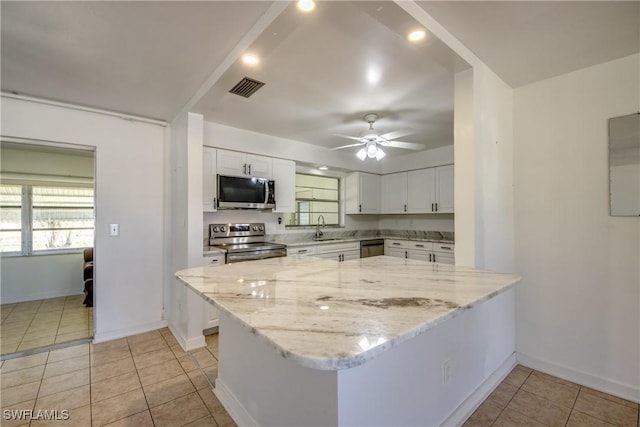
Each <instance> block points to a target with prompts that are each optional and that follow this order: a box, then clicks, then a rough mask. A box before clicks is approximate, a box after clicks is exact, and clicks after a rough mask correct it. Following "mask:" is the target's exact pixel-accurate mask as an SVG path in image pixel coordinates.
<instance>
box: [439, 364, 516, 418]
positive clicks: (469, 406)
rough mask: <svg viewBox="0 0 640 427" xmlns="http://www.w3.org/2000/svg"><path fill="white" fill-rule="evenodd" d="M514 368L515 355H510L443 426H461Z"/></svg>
mask: <svg viewBox="0 0 640 427" xmlns="http://www.w3.org/2000/svg"><path fill="white" fill-rule="evenodd" d="M514 366H516V353H515V352H514V353H512V354H511V355H510V356H509V357H507V359H506V360H505V361H504V362H502V364H501V365H500V366H499V367H498V369H496V370H495V371H493V373H491V374H490V375H489V376H488V377H487V379H486V380H484V381H483V382H482V384H480V385H479V386H478V388H476V389H475V390H474V391H473V393H471V395H469V397H467V398H466V399H465V400H464V402H462V403H461V404H460V405H459V406H458V407H457V408H456V409H455V410H454V411H453V412H452V413H451V415H449V416H448V417H447V419H446V420H445V421H444V422H443V423H442V425H443V426H461V425H462V424H464V422H465V421H466V420H467V419H468V418H469V417H470V416H471V414H473V412H474V411H475V410H476V409H478V406H480V404H482V402H484V400H485V399H486V398H487V397H488V396H489V395H490V394H491V393H492V392H493V390H495V389H496V387H498V385H499V384H500V383H501V382H502V380H504V378H505V377H506V376H507V375H508V374H509V372H511V370H512V369H513V367H514Z"/></svg>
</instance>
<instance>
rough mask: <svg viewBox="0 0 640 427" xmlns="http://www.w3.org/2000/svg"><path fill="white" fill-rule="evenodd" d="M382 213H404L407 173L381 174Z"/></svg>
mask: <svg viewBox="0 0 640 427" xmlns="http://www.w3.org/2000/svg"><path fill="white" fill-rule="evenodd" d="M380 187H381V191H380V193H381V194H380V200H381V212H382V213H405V212H406V211H407V173H406V172H400V173H392V174H389V175H383V176H382V178H381V179H380Z"/></svg>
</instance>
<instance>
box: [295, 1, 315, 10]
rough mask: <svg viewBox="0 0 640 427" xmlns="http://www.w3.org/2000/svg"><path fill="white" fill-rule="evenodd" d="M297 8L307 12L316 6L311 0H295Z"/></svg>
mask: <svg viewBox="0 0 640 427" xmlns="http://www.w3.org/2000/svg"><path fill="white" fill-rule="evenodd" d="M297 6H298V10H300V11H302V12H304V13H309V12H311V11H313V9H315V8H316V4H315V2H314V1H313V0H298V1H297Z"/></svg>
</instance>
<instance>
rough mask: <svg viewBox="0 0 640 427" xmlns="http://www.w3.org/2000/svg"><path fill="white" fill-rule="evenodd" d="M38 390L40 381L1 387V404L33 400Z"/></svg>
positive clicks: (7, 404) (6, 404)
mask: <svg viewBox="0 0 640 427" xmlns="http://www.w3.org/2000/svg"><path fill="white" fill-rule="evenodd" d="M38 390H40V381H34V382H31V383H27V384H21V385H17V386H14V387H9V388H5V389H2V400H1V402H2V406H3V407H5V406H9V405H14V404H16V403H20V402H26V401H29V400H35V399H36V397H38Z"/></svg>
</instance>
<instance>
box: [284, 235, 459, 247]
mask: <svg viewBox="0 0 640 427" xmlns="http://www.w3.org/2000/svg"><path fill="white" fill-rule="evenodd" d="M378 239H383V240H384V239H394V240H410V241H413V242H434V243H447V244H451V245H454V244H455V242H453V241H451V240H435V239H422V238H417V237H398V236H363V237H352V238H345V239H328V240H303V241H299V242H291V243H286V245H287V247H288V248H296V247H300V246H309V245H323V244H328V243H348V242H361V241H364V240H378ZM278 243H280V242H278Z"/></svg>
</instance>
